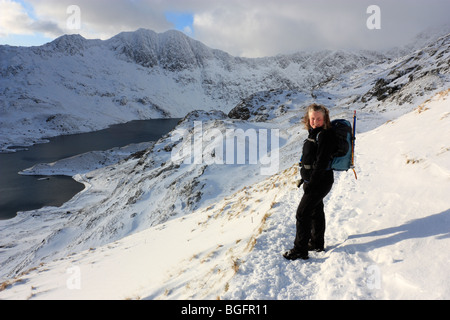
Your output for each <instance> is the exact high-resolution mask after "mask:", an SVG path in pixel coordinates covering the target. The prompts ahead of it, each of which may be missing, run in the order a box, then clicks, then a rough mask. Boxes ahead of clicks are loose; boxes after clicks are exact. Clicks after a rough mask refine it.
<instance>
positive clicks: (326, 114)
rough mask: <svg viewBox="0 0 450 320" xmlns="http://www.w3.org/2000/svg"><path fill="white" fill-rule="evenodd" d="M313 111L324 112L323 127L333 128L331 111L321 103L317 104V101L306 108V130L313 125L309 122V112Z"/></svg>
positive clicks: (304, 119)
mask: <svg viewBox="0 0 450 320" xmlns="http://www.w3.org/2000/svg"><path fill="white" fill-rule="evenodd" d="M311 111H320V112H322V113H323V120H324V121H323V128H324V129H329V128H331V121H330V112H329V111H328V109H327V108H326V107H325V106H324V105H321V104H317V103H313V104H311V105H309V106H308V107H307V108H306V113H305V116H304V117H303V124H304V125H305V128H306V130H309V129H311V125H310V124H309V113H310V112H311Z"/></svg>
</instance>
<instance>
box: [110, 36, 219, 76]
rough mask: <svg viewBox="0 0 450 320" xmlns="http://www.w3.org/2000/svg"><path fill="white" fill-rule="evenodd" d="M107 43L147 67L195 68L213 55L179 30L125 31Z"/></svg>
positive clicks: (171, 69)
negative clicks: (157, 31) (159, 31)
mask: <svg viewBox="0 0 450 320" xmlns="http://www.w3.org/2000/svg"><path fill="white" fill-rule="evenodd" d="M108 43H109V45H110V47H111V48H112V49H113V50H115V51H117V52H118V53H119V54H120V55H123V56H125V57H126V59H129V60H131V61H133V62H136V63H138V64H140V65H142V66H144V67H148V68H152V67H155V66H161V67H162V68H164V69H167V70H169V71H177V70H184V69H193V68H195V67H197V66H201V65H204V64H205V63H206V60H208V59H210V58H212V56H213V54H212V51H213V50H212V49H210V48H208V47H207V46H205V45H204V44H202V43H201V42H199V41H196V40H194V39H192V38H190V37H188V36H187V35H185V34H184V33H182V32H180V31H176V30H169V31H166V32H164V33H156V32H154V31H152V30H148V29H138V30H136V31H134V32H122V33H120V34H118V35H117V36H115V37H113V38H111V39H110V40H108Z"/></svg>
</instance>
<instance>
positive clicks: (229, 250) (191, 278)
mask: <svg viewBox="0 0 450 320" xmlns="http://www.w3.org/2000/svg"><path fill="white" fill-rule="evenodd" d="M448 95H449V91H448V90H446V91H443V92H441V94H438V95H437V96H436V97H434V98H432V99H431V100H429V101H427V102H425V103H424V104H423V105H421V106H419V107H418V108H417V109H416V110H414V111H413V112H410V113H408V114H406V115H404V116H401V117H400V118H398V119H395V120H394V121H390V122H387V123H385V124H384V125H382V126H380V127H378V128H376V129H374V130H371V131H368V132H365V133H363V134H361V135H359V136H358V139H357V142H356V146H357V153H356V171H357V173H358V180H355V177H354V175H353V173H352V172H350V171H349V172H344V173H336V174H335V184H334V186H333V190H332V192H331V193H330V194H329V195H328V196H327V198H326V199H325V212H326V217H327V230H326V239H325V240H326V251H325V252H322V253H310V259H309V260H307V261H303V260H297V261H287V260H285V259H284V258H283V257H282V253H283V252H284V251H285V250H288V249H290V248H291V247H292V245H293V240H294V234H295V211H296V208H297V205H298V203H299V201H300V198H301V196H302V191H300V190H299V189H297V188H296V186H295V182H296V179H297V177H298V172H297V168H296V164H294V163H292V166H291V167H288V168H287V169H285V170H282V171H281V172H279V173H277V174H275V175H273V176H271V177H269V178H267V179H266V180H264V181H261V182H258V183H255V184H253V185H251V186H248V187H245V188H243V189H241V190H239V191H236V192H235V193H234V194H233V195H232V196H229V197H225V198H224V199H222V200H220V201H218V202H216V203H214V204H213V205H211V206H209V207H207V208H200V209H198V210H197V211H196V212H193V213H192V214H191V215H188V216H183V217H178V218H174V219H172V220H169V221H167V222H165V223H163V224H161V225H157V226H155V227H151V228H149V229H147V230H144V231H141V232H139V233H136V234H133V235H131V236H128V237H126V238H123V239H121V240H119V241H115V242H112V243H110V244H107V245H105V246H100V247H95V248H90V249H89V250H86V251H83V252H80V253H75V254H73V255H68V256H67V257H64V258H61V259H59V260H55V261H52V262H48V263H43V264H41V265H40V266H38V267H36V268H33V269H31V270H28V271H26V272H24V273H22V274H21V275H18V276H17V277H16V278H14V279H11V280H8V281H6V282H4V283H3V284H2V285H1V287H0V299H232V300H234V299H254V300H258V299H278V300H281V299H286V300H287V299H449V298H450V273H449V272H448V266H449V264H450V250H449V248H450V198H449V194H450V140H449V137H450V108H449V106H450V100H449V97H448ZM293 162H295V161H293Z"/></svg>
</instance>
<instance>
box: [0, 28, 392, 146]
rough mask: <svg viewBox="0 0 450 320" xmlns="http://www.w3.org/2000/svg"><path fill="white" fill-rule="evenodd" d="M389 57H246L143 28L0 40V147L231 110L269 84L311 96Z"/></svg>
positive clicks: (331, 53)
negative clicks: (19, 43)
mask: <svg viewBox="0 0 450 320" xmlns="http://www.w3.org/2000/svg"><path fill="white" fill-rule="evenodd" d="M384 59H385V56H384V55H382V54H380V53H377V52H368V51H360V52H350V51H319V52H299V53H295V54H291V55H278V56H276V57H268V58H258V59H248V58H239V57H233V56H231V55H229V54H227V53H226V52H223V51H220V50H216V49H211V48H209V47H207V46H205V45H204V44H202V43H201V42H199V41H196V40H193V39H191V38H189V37H188V36H186V35H185V34H183V33H181V32H178V31H167V32H165V33H160V34H158V33H156V32H153V31H150V30H145V29H139V30H137V31H135V32H123V33H120V34H118V35H116V36H115V37H113V38H111V39H109V40H106V41H101V40H87V39H85V38H83V37H82V36H80V35H65V36H62V37H60V38H58V39H56V40H54V41H52V42H50V43H48V44H45V45H43V46H39V47H30V48H25V47H10V46H0V76H1V78H0V113H1V114H2V117H1V119H0V133H1V137H2V138H1V140H0V149H4V148H5V147H6V146H8V145H29V144H33V143H35V142H37V141H39V140H40V139H42V138H43V137H45V136H55V135H60V134H68V133H76V132H85V131H92V130H98V129H101V128H104V127H106V126H108V125H111V124H114V123H119V122H126V121H130V120H136V119H149V118H167V117H184V116H185V115H186V114H187V113H189V112H190V111H193V110H213V109H217V110H221V111H223V112H229V111H230V110H231V109H232V108H233V107H234V106H235V105H236V104H237V103H239V102H240V101H241V100H242V99H244V98H246V97H248V96H250V95H251V94H253V93H255V92H259V91H264V90H271V89H282V90H297V91H301V92H305V93H308V94H309V93H310V92H311V88H312V87H313V86H314V85H316V84H318V83H321V82H323V81H325V80H327V79H330V78H332V77H335V76H337V75H339V74H342V73H345V72H349V71H351V70H354V69H357V68H360V67H363V66H366V65H368V64H371V63H374V62H379V61H382V60H384Z"/></svg>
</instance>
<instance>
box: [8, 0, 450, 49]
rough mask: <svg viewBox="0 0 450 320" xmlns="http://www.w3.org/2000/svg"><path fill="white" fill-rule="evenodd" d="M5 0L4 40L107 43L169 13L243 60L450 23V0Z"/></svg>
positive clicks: (371, 43) (397, 41)
mask: <svg viewBox="0 0 450 320" xmlns="http://www.w3.org/2000/svg"><path fill="white" fill-rule="evenodd" d="M22 1H25V3H26V4H27V6H26V7H27V8H28V7H32V8H33V15H31V14H30V12H29V10H28V11H27V10H25V8H24V6H22V5H21V4H20V3H17V2H13V1H12V0H0V6H1V10H0V36H1V35H2V34H3V35H5V34H11V33H22V34H30V33H34V32H42V33H45V34H47V35H51V36H53V37H57V36H60V35H62V34H64V33H80V34H81V35H83V36H84V37H86V38H100V39H107V38H110V37H112V36H114V35H116V34H118V33H120V32H122V31H133V30H136V29H139V28H147V29H151V30H154V31H156V32H163V31H166V30H169V29H174V28H176V25H175V22H174V21H168V19H167V17H166V14H167V12H174V13H179V14H180V15H181V16H182V15H183V14H187V15H189V16H193V22H192V25H186V26H185V27H186V29H185V30H184V32H185V33H187V34H189V35H191V36H194V37H195V38H196V39H197V40H199V41H202V42H203V43H205V44H206V45H208V46H209V47H212V48H216V49H221V50H224V51H227V52H229V53H230V54H233V55H236V56H247V57H260V56H271V55H275V54H278V53H290V52H295V51H300V50H308V49H341V48H357V49H381V48H388V47H393V46H396V45H402V44H405V43H407V42H408V41H409V40H410V39H411V38H412V37H413V36H414V35H416V34H417V33H419V32H421V31H422V30H423V29H425V28H427V27H430V26H436V25H439V24H443V23H447V21H448V17H447V13H448V12H449V11H450V1H448V0H376V1H374V0H314V1H311V0H244V1H243V0H214V1H211V0H164V1H162V0H114V1H111V0H95V1H92V0H77V1H73V0H22ZM74 3H76V5H77V6H78V7H79V8H80V27H81V28H80V29H76V30H73V29H68V28H67V19H68V18H69V17H70V15H68V13H67V8H68V7H69V6H70V5H72V4H74ZM372 4H376V5H378V6H379V7H380V8H381V29H380V30H369V29H368V28H367V26H366V21H367V19H368V18H369V16H370V15H369V14H368V13H367V12H366V11H367V8H368V7H369V6H370V5H372Z"/></svg>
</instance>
